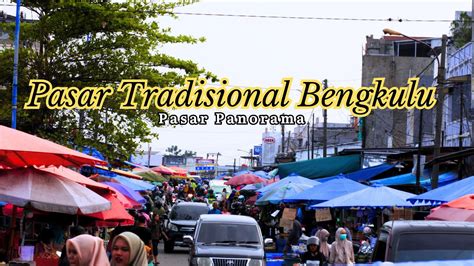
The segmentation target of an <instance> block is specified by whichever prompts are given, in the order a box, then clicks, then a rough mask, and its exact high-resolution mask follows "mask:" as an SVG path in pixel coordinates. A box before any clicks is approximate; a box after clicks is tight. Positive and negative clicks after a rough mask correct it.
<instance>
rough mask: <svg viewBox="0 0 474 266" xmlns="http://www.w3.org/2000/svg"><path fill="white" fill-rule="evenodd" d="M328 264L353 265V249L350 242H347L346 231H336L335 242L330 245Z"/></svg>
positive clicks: (342, 229) (339, 229) (341, 229)
mask: <svg viewBox="0 0 474 266" xmlns="http://www.w3.org/2000/svg"><path fill="white" fill-rule="evenodd" d="M329 263H332V264H333V265H335V266H337V265H354V263H355V259H354V248H353V247H352V242H351V241H349V240H347V232H346V229H344V228H342V227H340V228H338V229H337V231H336V241H334V242H333V243H332V245H331V251H330V255H329Z"/></svg>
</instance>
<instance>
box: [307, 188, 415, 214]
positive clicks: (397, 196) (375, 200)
mask: <svg viewBox="0 0 474 266" xmlns="http://www.w3.org/2000/svg"><path fill="white" fill-rule="evenodd" d="M414 196H415V194H412V193H408V192H405V191H400V190H397V189H393V188H389V187H384V186H380V185H373V186H371V187H367V188H365V189H361V190H359V191H356V192H352V193H350V194H346V195H344V196H341V197H337V198H335V199H332V200H328V201H326V202H323V203H319V204H316V205H311V206H310V208H311V209H317V208H352V207H359V208H385V207H413V205H412V204H411V203H410V202H408V201H407V199H408V198H411V197H414Z"/></svg>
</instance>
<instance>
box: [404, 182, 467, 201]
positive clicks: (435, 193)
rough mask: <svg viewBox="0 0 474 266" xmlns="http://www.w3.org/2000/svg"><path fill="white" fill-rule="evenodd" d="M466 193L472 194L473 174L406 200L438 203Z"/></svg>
mask: <svg viewBox="0 0 474 266" xmlns="http://www.w3.org/2000/svg"><path fill="white" fill-rule="evenodd" d="M468 194H474V176H471V177H468V178H465V179H463V180H460V181H456V182H454V183H451V184H449V185H446V186H443V187H440V188H436V189H433V190H431V191H428V192H426V193H423V194H420V195H418V196H413V197H410V198H409V199H408V201H410V202H411V203H415V202H424V203H429V204H432V205H439V204H442V203H445V202H448V201H452V200H455V199H457V198H459V197H462V196H464V195H468Z"/></svg>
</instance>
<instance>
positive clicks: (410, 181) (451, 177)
mask: <svg viewBox="0 0 474 266" xmlns="http://www.w3.org/2000/svg"><path fill="white" fill-rule="evenodd" d="M456 179H457V174H456V173H455V172H447V173H443V174H441V175H440V176H439V182H438V186H440V187H442V186H445V185H447V184H450V183H452V182H454V181H455V180H456ZM371 183H373V184H379V185H384V186H397V185H414V184H416V176H415V175H414V174H412V173H408V174H403V175H397V176H392V177H389V178H384V179H379V180H374V181H372V182H371ZM420 185H421V186H423V187H424V188H426V189H431V179H430V178H426V177H421V180H420Z"/></svg>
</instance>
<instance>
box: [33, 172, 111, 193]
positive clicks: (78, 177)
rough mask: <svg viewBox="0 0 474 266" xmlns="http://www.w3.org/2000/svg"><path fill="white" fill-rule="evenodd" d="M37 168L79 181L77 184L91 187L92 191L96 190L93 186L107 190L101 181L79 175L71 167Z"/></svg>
mask: <svg viewBox="0 0 474 266" xmlns="http://www.w3.org/2000/svg"><path fill="white" fill-rule="evenodd" d="M37 169H38V170H40V171H45V172H48V173H51V174H55V175H59V176H61V177H64V178H67V179H69V180H71V181H73V182H76V183H79V184H82V185H86V186H87V187H88V188H90V189H93V190H94V191H96V190H95V189H94V188H97V189H102V190H106V191H108V190H109V189H108V187H107V186H106V185H104V184H102V183H99V182H96V181H94V180H92V179H90V178H87V177H85V176H83V175H81V174H80V173H78V172H76V171H74V170H71V169H69V168H66V167H63V166H59V167H55V166H49V167H38V168H37Z"/></svg>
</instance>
